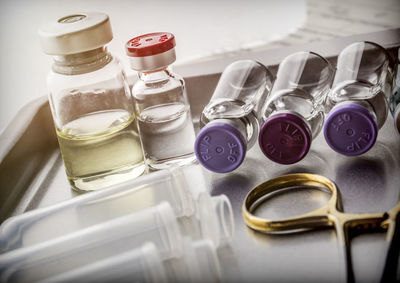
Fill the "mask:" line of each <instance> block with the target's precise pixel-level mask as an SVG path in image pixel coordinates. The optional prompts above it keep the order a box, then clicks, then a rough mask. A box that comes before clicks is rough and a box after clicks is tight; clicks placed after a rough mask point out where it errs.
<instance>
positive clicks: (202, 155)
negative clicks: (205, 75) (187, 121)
mask: <svg viewBox="0 0 400 283" xmlns="http://www.w3.org/2000/svg"><path fill="white" fill-rule="evenodd" d="M273 80H274V77H273V75H272V74H271V73H270V71H269V70H268V68H266V67H265V66H264V65H262V64H261V63H259V62H256V61H252V60H240V61H236V62H233V63H232V64H230V65H229V66H228V67H226V68H225V70H224V71H223V72H222V75H221V78H220V79H219V82H218V85H217V87H216V89H215V91H214V93H213V96H212V97H211V100H210V102H209V103H208V104H207V106H206V107H205V108H204V110H203V112H202V114H201V117H200V128H201V131H200V132H199V134H198V136H197V138H196V141H195V146H194V150H195V153H196V156H197V160H198V161H199V162H200V164H201V165H203V166H204V167H205V168H207V169H208V170H210V171H213V172H217V173H226V172H231V171H233V170H235V169H236V168H237V167H239V166H240V164H241V163H242V161H243V159H244V157H245V155H246V151H248V150H249V149H250V148H251V147H252V146H253V145H254V143H255V142H256V140H257V137H258V132H259V123H258V119H259V114H260V113H259V109H260V107H259V106H260V105H261V104H262V103H263V99H265V96H266V94H268V92H269V91H270V90H271V87H272V83H273Z"/></svg>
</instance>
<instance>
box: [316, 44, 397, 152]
mask: <svg viewBox="0 0 400 283" xmlns="http://www.w3.org/2000/svg"><path fill="white" fill-rule="evenodd" d="M392 75H393V74H392V71H391V70H390V58H389V57H388V54H387V52H386V50H385V49H384V48H383V47H381V46H379V45H377V44H375V43H372V42H357V43H353V44H351V45H349V46H347V47H346V48H345V49H343V50H342V51H341V52H340V54H339V57H338V62H337V70H336V74H335V78H334V81H333V85H332V90H331V92H330V94H329V99H328V101H327V108H328V110H329V109H331V110H330V111H329V113H328V115H327V118H326V122H325V126H324V136H325V140H326V142H327V143H328V145H329V146H330V147H331V148H332V149H333V150H335V151H336V152H338V153H340V154H343V155H347V156H357V155H360V154H363V153H365V152H367V151H368V150H369V149H370V148H371V147H372V146H373V145H374V144H375V141H376V138H377V136H378V130H379V129H380V128H381V127H382V126H383V124H384V123H385V121H386V118H387V114H388V105H387V100H388V98H389V95H390V93H391V87H392V86H391V84H392Z"/></svg>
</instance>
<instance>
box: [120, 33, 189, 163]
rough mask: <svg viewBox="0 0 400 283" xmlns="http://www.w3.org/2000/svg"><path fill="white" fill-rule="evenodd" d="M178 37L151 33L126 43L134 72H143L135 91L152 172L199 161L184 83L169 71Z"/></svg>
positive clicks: (174, 56) (147, 156)
mask: <svg viewBox="0 0 400 283" xmlns="http://www.w3.org/2000/svg"><path fill="white" fill-rule="evenodd" d="M174 47H175V37H174V35H173V34H171V33H166V32H159V33H150V34H145V35H141V36H138V37H135V38H133V39H131V40H129V41H128V42H127V43H126V53H127V55H128V56H129V58H130V63H131V68H132V69H133V70H136V71H138V72H139V80H138V81H137V82H136V83H135V85H134V86H133V89H132V93H133V96H134V98H135V105H136V114H137V118H138V125H139V132H140V136H141V139H142V146H143V151H144V154H145V160H146V163H147V165H148V166H149V169H150V170H159V169H165V168H168V167H170V166H171V165H173V164H175V165H178V166H180V165H185V164H190V163H192V162H194V161H195V156H194V152H193V143H194V139H195V133H194V127H193V123H192V118H191V114H190V106H189V102H188V99H187V95H186V90H185V83H184V80H183V79H182V78H181V77H180V76H178V75H177V74H175V73H173V72H172V70H171V68H170V67H169V65H170V64H172V63H173V62H174V61H175V59H176V55H175V48H174Z"/></svg>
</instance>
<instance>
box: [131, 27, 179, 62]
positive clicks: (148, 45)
mask: <svg viewBox="0 0 400 283" xmlns="http://www.w3.org/2000/svg"><path fill="white" fill-rule="evenodd" d="M175 45H176V43H175V37H174V35H173V34H172V33H169V32H155V33H148V34H144V35H141V36H137V37H134V38H132V39H131V40H129V41H128V42H127V43H126V45H125V49H126V54H127V55H128V56H130V57H145V56H152V55H157V54H160V53H164V52H166V51H168V50H171V49H172V48H174V47H175Z"/></svg>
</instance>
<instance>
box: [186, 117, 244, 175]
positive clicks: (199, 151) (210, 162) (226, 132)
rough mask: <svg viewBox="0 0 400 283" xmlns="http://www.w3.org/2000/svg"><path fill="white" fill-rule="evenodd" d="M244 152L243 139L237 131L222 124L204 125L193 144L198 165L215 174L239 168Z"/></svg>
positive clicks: (230, 126)
mask: <svg viewBox="0 0 400 283" xmlns="http://www.w3.org/2000/svg"><path fill="white" fill-rule="evenodd" d="M246 150H247V145H246V142H245V139H244V137H243V135H242V134H241V133H240V132H239V130H238V129H236V128H235V127H233V126H232V125H229V124H227V123H222V122H221V123H220V122H218V123H212V124H208V125H206V126H205V127H204V128H203V129H202V130H201V131H200V133H199V134H198V136H197V138H196V141H195V143H194V152H195V153H196V157H197V159H198V161H199V162H200V164H201V165H203V166H204V167H205V168H207V169H208V170H210V171H213V172H217V173H227V172H231V171H233V170H235V169H236V168H237V167H239V165H240V164H241V163H242V161H243V159H244V157H245V155H246Z"/></svg>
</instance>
